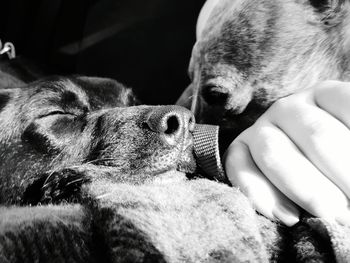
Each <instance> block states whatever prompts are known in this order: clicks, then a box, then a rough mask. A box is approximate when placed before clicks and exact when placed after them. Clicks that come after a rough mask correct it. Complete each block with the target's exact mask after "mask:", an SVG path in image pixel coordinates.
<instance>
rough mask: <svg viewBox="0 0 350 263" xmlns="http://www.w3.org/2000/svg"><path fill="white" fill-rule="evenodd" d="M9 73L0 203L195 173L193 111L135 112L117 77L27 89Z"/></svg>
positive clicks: (1, 114)
mask: <svg viewBox="0 0 350 263" xmlns="http://www.w3.org/2000/svg"><path fill="white" fill-rule="evenodd" d="M6 71H7V72H6ZM6 71H2V72H1V78H0V81H1V82H0V203H2V204H4V203H7V204H14V203H16V204H19V203H37V202H39V201H43V200H44V196H45V198H46V199H49V200H46V199H45V200H46V201H55V200H57V201H58V200H62V199H64V198H71V197H72V196H73V195H75V194H74V193H76V192H79V189H80V186H81V185H82V183H84V182H86V181H89V180H91V179H92V178H89V175H91V177H93V179H96V180H97V179H98V178H96V177H107V176H109V177H110V179H111V180H112V181H119V182H132V183H140V182H143V181H145V180H147V179H149V178H152V177H155V176H156V175H157V174H160V173H164V172H166V171H170V170H178V171H182V172H193V171H194V169H195V162H194V159H193V155H192V135H191V131H192V130H193V127H194V118H193V115H192V114H191V113H190V112H189V111H188V110H186V109H184V108H182V107H179V106H153V107H152V106H135V104H136V99H135V96H134V95H133V93H132V91H131V89H128V88H126V87H124V86H123V85H122V84H120V83H118V82H117V81H115V80H111V79H104V78H94V77H58V76H57V77H50V78H44V79H40V80H37V81H34V82H29V83H26V82H25V81H23V80H22V79H20V78H18V76H19V75H20V76H24V74H23V72H22V73H20V74H15V73H14V72H10V71H9V70H8V68H6ZM17 72H18V70H17ZM131 106H132V107H131ZM78 168H79V171H80V172H79V173H78V172H74V169H78ZM82 170H84V172H83V171H82ZM94 171H98V172H94ZM53 187H54V188H53Z"/></svg>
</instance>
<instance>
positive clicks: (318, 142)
mask: <svg viewBox="0 0 350 263" xmlns="http://www.w3.org/2000/svg"><path fill="white" fill-rule="evenodd" d="M303 99H305V101H304V102H303V101H301V100H300V99H298V100H292V101H291V102H294V103H293V105H292V106H289V105H282V106H278V105H277V109H275V113H278V114H275V116H273V114H272V116H270V117H271V118H270V119H271V121H272V122H273V123H276V124H277V126H278V127H279V128H280V129H282V130H283V132H284V133H285V134H287V136H288V137H289V138H290V139H291V140H292V141H293V142H294V143H295V144H296V145H297V146H298V148H299V149H300V150H301V151H302V153H303V154H304V155H305V156H306V157H307V158H308V159H309V160H310V161H311V162H312V163H313V164H314V165H315V166H316V167H317V168H318V169H319V170H320V171H321V172H322V173H323V174H324V175H325V176H327V177H328V178H329V179H330V180H331V181H332V182H334V183H335V184H336V185H337V186H338V187H339V188H340V189H342V190H343V191H344V193H345V194H346V195H347V196H348V197H350V176H349V173H350V162H349V155H350V130H349V129H348V128H347V127H346V126H345V125H344V124H343V123H341V122H340V121H339V120H337V119H336V118H334V117H333V116H331V115H330V114H328V113H327V112H326V111H324V110H322V109H320V108H318V107H317V106H316V104H315V103H314V101H313V100H312V98H311V97H305V98H303ZM291 102H287V103H289V104H291ZM287 114H288V116H291V118H286V117H285V116H287Z"/></svg>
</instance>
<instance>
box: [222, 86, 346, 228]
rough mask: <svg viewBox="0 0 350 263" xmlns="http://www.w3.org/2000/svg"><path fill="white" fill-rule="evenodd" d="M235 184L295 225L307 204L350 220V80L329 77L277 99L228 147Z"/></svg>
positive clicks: (267, 211) (264, 209) (258, 205)
mask: <svg viewBox="0 0 350 263" xmlns="http://www.w3.org/2000/svg"><path fill="white" fill-rule="evenodd" d="M223 163H224V166H225V170H226V173H227V176H228V178H229V180H230V182H231V183H232V185H233V186H236V187H238V188H239V189H241V191H242V192H243V193H244V194H246V195H247V196H248V198H249V199H250V200H251V202H252V204H253V206H254V207H255V209H256V210H257V211H258V212H260V213H261V214H263V215H265V216H266V217H268V218H271V219H273V220H278V221H280V222H282V223H284V224H285V225H288V226H292V225H294V224H296V223H297V222H298V221H299V217H300V213H301V211H302V210H301V208H302V209H304V210H306V211H307V212H309V213H310V214H312V215H314V216H317V217H322V218H326V219H328V220H335V221H337V222H339V223H341V224H350V209H349V198H350V83H349V82H339V81H326V82H322V83H319V84H317V85H315V86H314V87H312V88H311V89H308V90H303V91H301V92H299V93H296V94H293V95H290V96H288V97H286V98H283V99H280V100H278V101H277V102H275V103H274V104H273V105H272V106H271V107H270V108H269V109H268V110H267V111H266V112H265V113H264V114H263V115H262V116H261V117H260V118H259V119H258V120H257V121H256V123H255V124H254V125H253V126H251V127H250V128H248V129H247V130H245V131H244V132H243V133H241V134H240V135H239V136H238V137H237V138H236V139H235V140H234V141H233V142H232V143H231V145H230V146H229V148H228V149H227V151H226V153H225V155H224V158H223Z"/></svg>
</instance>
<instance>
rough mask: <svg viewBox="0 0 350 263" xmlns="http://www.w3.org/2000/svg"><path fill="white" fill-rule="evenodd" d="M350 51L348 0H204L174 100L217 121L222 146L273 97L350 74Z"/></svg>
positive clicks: (199, 118)
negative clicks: (185, 77) (186, 81)
mask: <svg viewBox="0 0 350 263" xmlns="http://www.w3.org/2000/svg"><path fill="white" fill-rule="evenodd" d="M349 51H350V1H348V0H283V1H281V0H262V1H254V0H219V1H217V0H208V1H207V2H206V4H205V6H204V7H203V9H202V11H201V14H200V16H199V20H198V24H197V42H196V44H195V45H194V47H193V51H192V58H191V61H190V65H189V75H190V77H191V79H192V83H191V85H190V86H189V87H188V89H187V90H186V92H185V93H184V94H183V95H182V97H181V98H180V100H179V102H178V104H180V105H183V106H186V107H188V108H190V107H191V103H192V108H193V109H194V110H195V116H196V119H197V121H198V122H200V123H211V124H217V125H220V126H221V130H222V133H223V134H224V135H225V136H223V137H222V138H223V139H226V143H224V145H223V148H225V147H226V146H227V143H229V142H231V141H232V140H233V139H234V138H235V137H236V136H237V135H238V134H239V133H240V132H241V131H242V130H244V129H246V128H247V127H248V126H250V125H251V124H253V123H254V122H255V120H256V119H257V118H258V117H259V116H260V115H261V114H262V113H263V112H264V111H265V110H266V109H267V108H268V107H269V106H270V105H271V104H272V103H273V102H274V101H276V100H277V99H279V98H281V97H284V96H287V95H289V94H292V93H294V92H296V91H297V90H300V89H306V88H308V87H311V86H313V85H314V84H315V83H316V82H318V81H322V80H326V79H337V80H343V81H349V80H350V56H349V54H350V53H349ZM192 98H193V100H192Z"/></svg>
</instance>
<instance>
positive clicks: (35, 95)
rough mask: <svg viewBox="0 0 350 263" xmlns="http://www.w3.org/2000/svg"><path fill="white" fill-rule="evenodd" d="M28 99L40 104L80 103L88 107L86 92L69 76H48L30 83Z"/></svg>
mask: <svg viewBox="0 0 350 263" xmlns="http://www.w3.org/2000/svg"><path fill="white" fill-rule="evenodd" d="M31 87H32V89H30V90H31V94H30V99H31V100H34V101H38V102H40V104H46V103H49V104H54V103H64V104H80V105H82V106H84V107H88V105H89V98H88V96H87V94H86V92H85V91H84V90H83V89H82V88H81V87H80V86H79V85H77V84H75V83H74V82H73V81H71V79H69V78H50V79H45V80H41V81H39V82H35V83H33V84H32V85H31Z"/></svg>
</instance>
